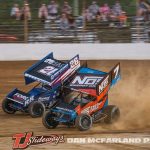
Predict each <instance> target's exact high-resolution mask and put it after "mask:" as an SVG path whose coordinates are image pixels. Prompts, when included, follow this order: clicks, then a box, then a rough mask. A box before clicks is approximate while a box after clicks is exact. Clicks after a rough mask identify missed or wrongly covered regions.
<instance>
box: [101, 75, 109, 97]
mask: <svg viewBox="0 0 150 150" xmlns="http://www.w3.org/2000/svg"><path fill="white" fill-rule="evenodd" d="M109 77H110V75H108V76H107V77H106V78H105V79H104V80H103V82H102V83H101V84H100V85H99V94H101V93H102V92H103V90H104V89H105V88H106V87H107V85H108V84H109Z"/></svg>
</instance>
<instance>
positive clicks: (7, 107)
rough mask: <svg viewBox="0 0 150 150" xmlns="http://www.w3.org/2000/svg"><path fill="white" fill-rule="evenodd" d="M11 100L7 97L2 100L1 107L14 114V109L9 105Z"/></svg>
mask: <svg viewBox="0 0 150 150" xmlns="http://www.w3.org/2000/svg"><path fill="white" fill-rule="evenodd" d="M10 103H11V101H10V100H9V99H4V100H3V101H2V109H3V111H4V112H5V113H7V114H14V113H15V112H16V110H14V109H13V108H11V107H10Z"/></svg>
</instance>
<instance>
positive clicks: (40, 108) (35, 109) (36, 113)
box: [28, 101, 45, 118]
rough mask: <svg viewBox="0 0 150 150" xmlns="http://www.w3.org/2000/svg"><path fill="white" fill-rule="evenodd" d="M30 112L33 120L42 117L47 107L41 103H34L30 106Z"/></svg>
mask: <svg viewBox="0 0 150 150" xmlns="http://www.w3.org/2000/svg"><path fill="white" fill-rule="evenodd" d="M28 112H29V114H30V115H31V117H33V118H36V117H41V116H42V115H43V113H44V112H45V106H44V104H43V103H41V102H38V101H34V102H32V103H31V104H30V105H29V108H28Z"/></svg>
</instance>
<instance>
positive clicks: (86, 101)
mask: <svg viewBox="0 0 150 150" xmlns="http://www.w3.org/2000/svg"><path fill="white" fill-rule="evenodd" d="M119 79H120V64H119V63H118V64H117V65H116V66H115V67H114V68H113V69H112V70H111V71H110V72H108V73H106V72H102V71H98V70H94V69H91V68H88V67H80V68H79V70H78V71H77V73H76V74H75V75H74V77H73V78H72V80H71V81H70V82H69V83H67V84H66V85H64V89H63V92H64V94H63V96H62V100H61V101H59V103H57V104H56V105H54V106H53V107H52V108H51V109H49V111H46V112H45V113H44V115H43V118H42V122H43V125H44V126H45V127H46V128H48V129H51V128H55V127H57V126H58V125H59V124H64V125H67V126H69V127H70V126H76V127H77V128H78V129H79V130H81V131H85V130H88V129H90V128H91V126H92V124H93V123H96V122H99V121H103V122H105V123H113V122H114V121H116V120H117V119H118V118H119V116H120V110H119V108H118V107H117V106H115V105H108V91H109V89H110V88H111V87H112V86H113V85H115V84H116V82H117V81H118V80H119Z"/></svg>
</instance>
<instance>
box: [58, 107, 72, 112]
mask: <svg viewBox="0 0 150 150" xmlns="http://www.w3.org/2000/svg"><path fill="white" fill-rule="evenodd" d="M56 108H57V109H60V110H63V111H68V112H72V110H70V109H67V108H62V107H56Z"/></svg>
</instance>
